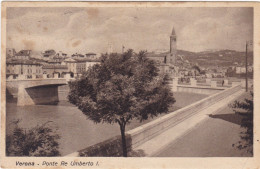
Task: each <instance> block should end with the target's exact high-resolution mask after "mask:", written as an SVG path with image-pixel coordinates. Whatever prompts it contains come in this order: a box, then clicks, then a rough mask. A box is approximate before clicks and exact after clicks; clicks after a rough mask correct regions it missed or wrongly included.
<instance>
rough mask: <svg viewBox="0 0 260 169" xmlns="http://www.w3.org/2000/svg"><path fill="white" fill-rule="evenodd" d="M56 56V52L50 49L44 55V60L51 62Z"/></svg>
mask: <svg viewBox="0 0 260 169" xmlns="http://www.w3.org/2000/svg"><path fill="white" fill-rule="evenodd" d="M55 55H56V52H55V50H53V49H50V50H46V51H44V52H43V53H42V56H43V59H44V60H50V59H52V58H53V57H54V56H55Z"/></svg>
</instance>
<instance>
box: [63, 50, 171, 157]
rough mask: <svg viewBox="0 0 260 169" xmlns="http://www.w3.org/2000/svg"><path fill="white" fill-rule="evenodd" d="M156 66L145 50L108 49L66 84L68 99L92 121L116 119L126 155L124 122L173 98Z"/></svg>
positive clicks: (149, 113)
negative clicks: (99, 61) (68, 89)
mask: <svg viewBox="0 0 260 169" xmlns="http://www.w3.org/2000/svg"><path fill="white" fill-rule="evenodd" d="M166 80H167V78H166V77H165V76H159V69H158V68H157V67H156V65H155V63H154V62H153V61H152V60H149V59H147V58H146V57H145V52H144V51H141V52H139V53H138V54H134V52H133V51H132V50H128V51H127V52H125V53H123V54H117V53H112V54H110V55H103V56H102V57H101V64H100V65H98V64H96V65H94V66H93V67H91V68H90V69H89V70H88V71H87V72H86V73H85V74H83V76H82V77H81V78H80V79H77V80H76V81H74V82H71V83H70V84H69V86H70V92H69V96H68V98H69V101H70V102H71V103H73V104H75V105H76V106H77V107H78V108H79V109H80V110H81V111H82V112H83V113H84V114H85V115H86V116H87V117H88V118H89V119H91V120H93V121H94V122H96V123H100V122H102V123H111V124H112V123H118V124H119V126H120V131H121V135H122V144H123V151H125V152H124V153H123V154H124V156H126V147H125V146H126V143H125V136H124V135H125V134H124V133H125V126H126V124H127V123H129V122H130V121H131V120H132V119H138V120H140V121H143V120H145V119H148V118H149V117H154V116H157V115H158V114H161V113H166V112H167V111H168V108H169V107H170V105H171V104H173V103H174V102H175V99H174V98H173V94H172V92H171V90H170V88H169V87H168V85H167V83H166Z"/></svg>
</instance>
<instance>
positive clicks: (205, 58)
mask: <svg viewBox="0 0 260 169" xmlns="http://www.w3.org/2000/svg"><path fill="white" fill-rule="evenodd" d="M177 55H178V58H182V60H188V61H189V62H190V63H191V64H196V63H197V64H198V65H200V66H203V67H210V66H225V67H227V66H232V65H235V64H236V62H237V63H238V64H239V65H245V52H238V51H234V50H218V51H204V52H189V51H184V50H178V51H177ZM248 64H249V65H252V64H253V52H249V53H248Z"/></svg>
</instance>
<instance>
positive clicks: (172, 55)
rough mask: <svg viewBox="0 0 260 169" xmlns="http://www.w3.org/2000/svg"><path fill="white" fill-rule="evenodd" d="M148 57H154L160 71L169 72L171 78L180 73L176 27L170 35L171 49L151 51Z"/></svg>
mask: <svg viewBox="0 0 260 169" xmlns="http://www.w3.org/2000/svg"><path fill="white" fill-rule="evenodd" d="M146 57H148V58H149V59H152V60H154V61H155V63H156V64H157V66H158V68H159V69H160V73H163V74H168V75H169V76H170V77H171V78H172V77H174V76H177V75H178V66H177V63H176V57H177V36H176V33H175V30H174V28H173V29H172V32H171V35H170V51H169V52H165V53H158V52H150V53H147V54H146Z"/></svg>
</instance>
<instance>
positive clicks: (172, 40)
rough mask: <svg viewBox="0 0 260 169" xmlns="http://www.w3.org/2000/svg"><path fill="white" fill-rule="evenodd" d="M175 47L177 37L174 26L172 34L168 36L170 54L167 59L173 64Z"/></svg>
mask: <svg viewBox="0 0 260 169" xmlns="http://www.w3.org/2000/svg"><path fill="white" fill-rule="evenodd" d="M176 48H177V37H176V33H175V30H174V28H172V34H171V36H170V54H169V59H168V61H169V62H170V63H171V64H174V63H175V60H176V52H177V51H176V50H177V49H176Z"/></svg>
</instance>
